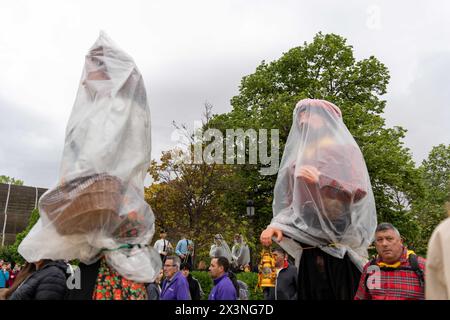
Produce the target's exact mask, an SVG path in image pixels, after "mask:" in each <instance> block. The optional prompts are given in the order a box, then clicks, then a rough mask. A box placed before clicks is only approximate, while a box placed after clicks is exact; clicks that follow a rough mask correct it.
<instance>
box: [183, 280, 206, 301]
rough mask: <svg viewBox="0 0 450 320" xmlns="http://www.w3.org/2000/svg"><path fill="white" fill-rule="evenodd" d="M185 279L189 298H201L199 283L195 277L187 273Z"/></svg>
mask: <svg viewBox="0 0 450 320" xmlns="http://www.w3.org/2000/svg"><path fill="white" fill-rule="evenodd" d="M186 279H187V281H188V283H189V292H190V293H191V299H192V300H200V299H201V298H202V295H201V291H200V283H199V282H198V280H197V279H195V278H194V277H192V275H191V274H189V275H188V276H187V278H186Z"/></svg>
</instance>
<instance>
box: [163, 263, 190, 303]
mask: <svg viewBox="0 0 450 320" xmlns="http://www.w3.org/2000/svg"><path fill="white" fill-rule="evenodd" d="M180 264H181V261H180V258H179V257H177V256H168V257H167V258H166V261H165V262H164V265H163V270H164V276H165V277H166V278H165V279H164V281H163V284H162V289H161V296H160V300H191V294H190V293H189V284H188V282H187V280H186V278H185V277H184V276H183V274H182V273H181V271H180Z"/></svg>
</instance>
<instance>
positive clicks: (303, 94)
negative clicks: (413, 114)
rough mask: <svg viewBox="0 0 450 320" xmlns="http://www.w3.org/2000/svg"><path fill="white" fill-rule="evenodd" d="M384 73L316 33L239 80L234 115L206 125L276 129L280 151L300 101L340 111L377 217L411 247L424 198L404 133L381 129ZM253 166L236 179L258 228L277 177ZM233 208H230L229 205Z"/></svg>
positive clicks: (266, 216)
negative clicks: (414, 210) (417, 206)
mask: <svg viewBox="0 0 450 320" xmlns="http://www.w3.org/2000/svg"><path fill="white" fill-rule="evenodd" d="M388 82H389V72H388V70H387V68H386V66H385V65H384V64H383V63H381V62H380V61H379V60H378V59H377V58H375V57H373V56H371V57H369V58H366V59H362V60H359V61H357V60H356V59H355V58H354V55H353V48H352V46H350V45H348V44H347V41H346V39H344V38H343V37H341V36H339V35H335V34H325V35H324V34H322V33H318V34H317V35H316V36H315V37H314V40H313V41H312V43H306V42H305V43H304V45H303V46H299V47H296V48H293V49H291V50H289V51H288V52H286V53H284V54H283V55H282V56H281V58H279V59H278V60H275V61H273V62H270V63H266V62H265V61H263V62H262V63H261V64H260V65H259V66H258V67H257V68H256V70H255V72H254V73H252V74H250V75H248V76H245V77H244V78H243V79H242V82H241V85H240V88H239V94H238V95H237V96H235V97H233V98H232V99H231V104H232V111H231V112H229V113H226V114H221V115H216V116H215V117H214V118H213V119H212V121H211V122H210V126H212V127H216V128H220V129H221V130H225V129H227V128H244V130H246V129H249V128H254V129H255V130H258V129H260V128H265V129H279V130H280V140H281V141H280V146H281V150H283V149H284V143H285V142H286V139H287V135H288V134H289V130H290V127H291V124H292V112H293V109H294V107H295V105H296V103H297V102H298V101H299V100H301V99H303V98H316V99H325V100H328V101H331V102H333V103H335V104H336V105H338V106H339V107H340V108H341V110H342V113H343V120H344V122H345V124H346V126H347V127H348V129H349V130H350V132H351V133H352V135H353V136H354V138H355V140H356V141H357V143H358V145H359V146H360V148H361V151H362V153H363V155H364V158H365V161H366V165H367V168H368V171H369V174H370V177H371V182H372V187H373V191H374V195H375V200H376V205H377V212H378V218H379V220H380V221H389V222H393V223H394V224H396V225H397V226H398V227H399V229H400V231H401V232H402V233H403V234H404V235H405V236H406V238H407V239H408V240H409V241H412V242H413V241H415V240H416V239H415V238H416V236H417V234H418V230H419V227H418V225H417V221H416V220H415V219H414V217H413V216H411V215H410V210H409V209H410V205H411V202H412V201H413V199H414V198H416V197H420V196H421V195H422V193H423V189H422V188H421V183H420V174H419V173H418V171H417V170H416V169H415V164H414V162H413V161H412V158H411V154H410V152H409V150H408V149H407V148H405V147H404V145H403V141H402V139H403V138H404V136H405V133H406V130H405V129H403V128H401V127H394V128H387V127H386V126H385V121H384V119H383V117H382V114H383V112H384V108H385V105H386V101H384V100H382V99H381V96H382V95H383V94H385V93H386V87H387V84H388ZM257 169H258V166H241V167H239V168H238V169H237V170H236V174H237V175H239V176H240V178H241V181H243V183H242V185H241V188H240V190H239V192H238V194H240V195H241V199H240V200H238V199H234V201H237V202H238V203H242V200H244V198H249V197H255V198H256V199H257V201H256V202H257V212H258V213H259V219H260V221H261V222H262V223H261V224H260V225H259V227H261V226H262V225H264V224H267V223H269V222H270V219H271V213H272V210H271V203H272V192H273V187H274V184H275V180H276V176H261V175H260V174H259V173H258V170H257ZM230 207H232V204H230Z"/></svg>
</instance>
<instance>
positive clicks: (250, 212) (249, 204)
mask: <svg viewBox="0 0 450 320" xmlns="http://www.w3.org/2000/svg"><path fill="white" fill-rule="evenodd" d="M254 215H255V207H254V203H253V200H247V217H249V218H251V217H253V216H254Z"/></svg>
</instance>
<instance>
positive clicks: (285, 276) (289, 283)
mask: <svg viewBox="0 0 450 320" xmlns="http://www.w3.org/2000/svg"><path fill="white" fill-rule="evenodd" d="M275 289H276V294H275ZM264 299H266V300H297V268H296V267H295V266H293V265H291V264H290V263H289V264H288V267H287V268H284V269H281V270H280V272H279V273H278V277H277V282H276V286H275V288H264Z"/></svg>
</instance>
